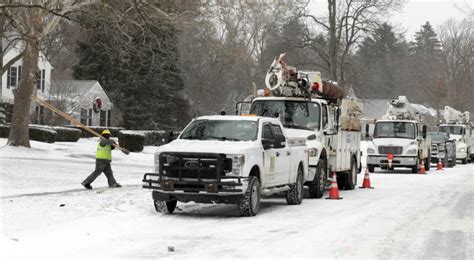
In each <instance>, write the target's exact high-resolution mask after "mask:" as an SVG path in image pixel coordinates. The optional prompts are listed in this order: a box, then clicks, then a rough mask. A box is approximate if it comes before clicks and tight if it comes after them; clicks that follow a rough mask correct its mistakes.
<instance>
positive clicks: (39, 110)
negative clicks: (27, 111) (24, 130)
mask: <svg viewBox="0 0 474 260" xmlns="http://www.w3.org/2000/svg"><path fill="white" fill-rule="evenodd" d="M34 123H35V124H40V125H43V124H44V107H43V106H37V107H36V117H35V122H34Z"/></svg>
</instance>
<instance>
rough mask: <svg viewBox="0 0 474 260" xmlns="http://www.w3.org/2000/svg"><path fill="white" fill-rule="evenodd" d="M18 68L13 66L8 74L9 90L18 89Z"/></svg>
mask: <svg viewBox="0 0 474 260" xmlns="http://www.w3.org/2000/svg"><path fill="white" fill-rule="evenodd" d="M17 73H18V68H17V67H13V66H11V67H10V69H9V70H8V74H7V88H10V87H16V83H17V81H18V74H17Z"/></svg>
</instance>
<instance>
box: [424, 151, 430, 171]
mask: <svg viewBox="0 0 474 260" xmlns="http://www.w3.org/2000/svg"><path fill="white" fill-rule="evenodd" d="M430 166H431V151H430V153H429V157H428V158H427V159H425V170H426V171H429V170H430Z"/></svg>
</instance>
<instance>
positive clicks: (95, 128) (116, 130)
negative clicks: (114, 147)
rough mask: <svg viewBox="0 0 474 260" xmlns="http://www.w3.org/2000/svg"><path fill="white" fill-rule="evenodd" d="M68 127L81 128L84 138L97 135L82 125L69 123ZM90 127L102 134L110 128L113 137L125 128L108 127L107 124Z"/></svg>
mask: <svg viewBox="0 0 474 260" xmlns="http://www.w3.org/2000/svg"><path fill="white" fill-rule="evenodd" d="M67 127H68V128H74V129H79V130H81V131H82V135H81V137H83V138H89V137H94V136H95V135H93V134H91V133H90V132H89V131H87V130H85V129H83V128H82V127H79V126H75V125H68V126H67ZM89 128H90V129H92V130H93V131H94V132H96V133H98V134H101V133H102V131H104V130H105V129H109V130H110V133H111V134H112V137H117V136H118V133H119V131H120V130H124V128H123V127H106V126H89Z"/></svg>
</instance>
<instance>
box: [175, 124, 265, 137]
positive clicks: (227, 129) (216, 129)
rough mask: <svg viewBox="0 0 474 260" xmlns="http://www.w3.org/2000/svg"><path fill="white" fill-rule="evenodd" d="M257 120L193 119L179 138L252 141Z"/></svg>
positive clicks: (255, 133)
mask: <svg viewBox="0 0 474 260" xmlns="http://www.w3.org/2000/svg"><path fill="white" fill-rule="evenodd" d="M257 124H258V123H257V121H245V120H238V121H237V120H236V121H232V120H195V121H193V122H192V123H191V124H190V125H189V126H188V127H186V129H184V131H183V134H181V137H180V139H190V140H222V141H254V140H256V139H257V128H258V127H257Z"/></svg>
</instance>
